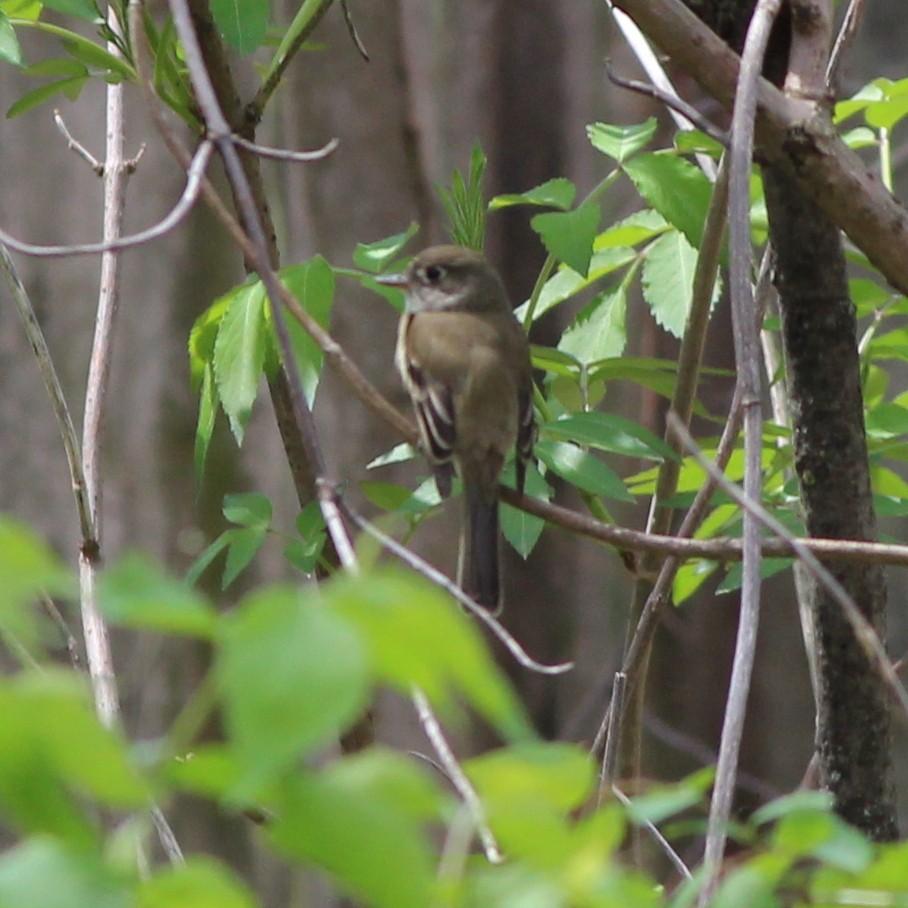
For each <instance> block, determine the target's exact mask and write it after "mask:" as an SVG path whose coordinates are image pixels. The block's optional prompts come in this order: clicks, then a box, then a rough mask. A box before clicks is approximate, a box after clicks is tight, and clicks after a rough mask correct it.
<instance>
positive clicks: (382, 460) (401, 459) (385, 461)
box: [366, 442, 419, 470]
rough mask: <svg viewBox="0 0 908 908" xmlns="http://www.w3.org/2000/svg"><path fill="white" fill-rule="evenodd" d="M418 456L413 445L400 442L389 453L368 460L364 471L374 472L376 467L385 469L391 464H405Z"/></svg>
mask: <svg viewBox="0 0 908 908" xmlns="http://www.w3.org/2000/svg"><path fill="white" fill-rule="evenodd" d="M418 454H419V451H418V450H417V449H416V448H414V447H413V445H411V444H408V443H407V442H402V443H401V444H399V445H395V446H394V447H393V448H391V450H390V451H386V452H385V453H384V454H379V455H378V457H375V458H373V459H372V460H370V461H369V463H367V464H366V469H367V470H374V469H376V468H377V467H386V466H389V465H390V464H392V463H406V461H408V460H413V458H414V457H416V456H417V455H418Z"/></svg>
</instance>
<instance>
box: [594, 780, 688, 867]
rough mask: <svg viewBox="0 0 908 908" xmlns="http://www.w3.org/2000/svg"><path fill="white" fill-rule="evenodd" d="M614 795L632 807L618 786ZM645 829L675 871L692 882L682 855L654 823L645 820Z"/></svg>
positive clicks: (614, 786) (613, 791)
mask: <svg viewBox="0 0 908 908" xmlns="http://www.w3.org/2000/svg"><path fill="white" fill-rule="evenodd" d="M612 794H613V795H614V796H615V797H616V798H617V799H618V800H619V801H620V802H621V803H622V804H623V805H624V806H625V807H630V806H631V804H632V802H631V799H630V798H629V797H628V796H627V795H626V794H625V793H624V792H623V791H621V789H620V788H618V786H617V785H612ZM642 826H643V828H644V829H645V830H646V831H647V832H648V833H649V834H650V836H651V837H652V839H653V841H654V842H655V843H656V844H657V845H658V846H659V848H660V850H661V851H662V853H663V854H664V855H665V856H666V857H667V858H668V859H669V861H670V862H671V865H672V867H674V868H675V871H676V872H677V873H678V874H679V875H680V876H681V877H683V878H684V879H685V880H692V879H693V878H694V877H693V874H692V873H691V872H690V870H689V869H688V866H687V864H685V863H684V861H682V860H681V855H680V854H678V852H677V851H675V849H674V848H672V846H671V845H670V844H669V841H668V839H666V838H665V836H664V835H662V833H661V832H659V830H658V828H657V827H656V825H655V824H654V823H651V822H650V821H649V820H644V821H643V823H642Z"/></svg>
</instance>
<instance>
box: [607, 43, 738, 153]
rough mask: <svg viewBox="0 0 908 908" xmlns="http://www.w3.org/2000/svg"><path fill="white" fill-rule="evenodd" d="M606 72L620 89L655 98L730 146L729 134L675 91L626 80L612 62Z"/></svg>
mask: <svg viewBox="0 0 908 908" xmlns="http://www.w3.org/2000/svg"><path fill="white" fill-rule="evenodd" d="M605 72H606V75H607V76H608V77H609V81H610V82H613V83H614V84H615V85H617V86H619V88H626V89H627V90H628V91H633V92H636V93H637V94H638V95H643V96H644V97H646V98H653V99H654V100H656V101H658V102H659V103H660V104H664V105H665V106H666V107H667V108H669V109H670V110H674V111H676V112H677V113H679V114H681V116H682V117H685V118H686V119H688V120H689V121H690V123H691V125H692V126H696V127H697V129H699V130H700V131H701V132H705V133H706V135H708V136H709V137H710V138H712V139H715V140H716V141H717V142H719V143H720V144H722V145H728V133H726V132H724V131H723V130H721V129H720V128H719V127H718V126H716V124H715V123H713V122H711V121H710V120H709V119H708V118H707V117H704V116H703V114H701V113H700V111H699V110H697V108H696V107H694V106H693V105H692V104H688V103H687V101H685V100H684V99H683V98H681V97H680V96H679V95H677V94H676V93H675V92H674V91H666V90H665V89H663V88H659V86H658V85H653V84H651V83H649V82H640V81H639V80H637V79H625V78H624V77H623V76H619V75H618V74H617V73H616V72H615V70H614V69H613V68H612V61H611V60H606V61H605Z"/></svg>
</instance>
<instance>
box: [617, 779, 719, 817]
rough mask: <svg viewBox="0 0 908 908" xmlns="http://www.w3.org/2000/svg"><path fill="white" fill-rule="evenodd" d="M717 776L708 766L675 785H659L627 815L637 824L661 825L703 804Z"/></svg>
mask: <svg viewBox="0 0 908 908" xmlns="http://www.w3.org/2000/svg"><path fill="white" fill-rule="evenodd" d="M714 776H715V770H714V768H713V767H712V766H708V767H707V768H706V769H702V770H700V771H699V772H696V773H694V774H693V775H691V776H688V777H687V778H686V779H683V780H682V781H681V782H678V783H677V784H675V785H658V786H655V787H653V788H652V789H651V790H650V791H648V792H647V793H646V794H643V795H640V796H638V797H636V798H634V799H633V800H632V801H631V803H630V804H629V805H628V808H627V814H628V816H629V817H630V819H631V820H632V821H633V822H635V823H661V822H662V821H663V820H665V819H666V818H668V817H671V816H674V815H675V814H677V813H680V812H681V811H682V810H686V809H687V808H688V807H694V806H695V805H697V804H700V803H702V802H703V800H704V798H705V796H706V792H707V790H708V789H709V787H710V785H712V782H713V777H714Z"/></svg>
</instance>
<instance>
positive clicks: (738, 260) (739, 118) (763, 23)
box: [685, 0, 781, 905]
mask: <svg viewBox="0 0 908 908" xmlns="http://www.w3.org/2000/svg"><path fill="white" fill-rule="evenodd" d="M780 5H781V0H758V2H757V5H756V8H755V10H754V13H753V16H752V18H751V20H750V24H749V26H748V29H747V36H746V38H745V41H744V51H743V53H742V55H741V68H740V70H739V72H738V85H737V90H736V93H735V106H734V111H733V113H732V126H731V150H730V153H729V157H730V160H729V188H728V193H729V211H728V229H729V284H730V291H731V309H732V321H733V326H734V339H735V363H736V365H737V372H738V376H739V381H740V382H741V407H742V410H743V415H744V461H745V467H744V494H745V495H746V496H747V497H748V498H749V499H750V500H751V501H760V499H761V498H762V482H763V477H762V474H761V462H760V458H761V455H762V446H763V416H762V412H761V402H760V352H759V342H758V336H757V326H756V324H755V323H754V318H753V312H754V309H753V305H754V304H753V290H752V287H751V273H752V267H753V263H752V257H751V241H750V198H749V188H750V173H751V165H752V161H753V139H754V121H755V116H756V109H757V84H758V80H759V78H760V72H761V70H762V65H763V57H764V55H765V52H766V45H767V43H768V41H769V33H770V29H771V28H772V23H773V21H774V19H775V17H776V14H777V13H778V11H779V7H780ZM685 432H686V429H685ZM743 533H744V559H743V566H742V578H741V611H740V616H739V618H738V634H737V639H736V641H735V655H734V660H733V663H732V672H731V680H730V682H729V688H728V700H727V705H726V709H725V717H724V721H723V723H722V736H721V740H720V744H719V759H718V761H717V766H716V780H715V783H714V785H713V794H712V798H711V800H710V810H709V820H708V824H707V832H706V846H705V850H704V865H705V869H706V874H707V882H706V884H705V885H704V887H703V889H702V890H701V892H700V895H699V903H700V904H701V905H705V904H706V903H707V901H708V900H709V899H710V897H711V896H712V893H713V891H714V889H715V885H716V881H717V879H718V873H719V868H720V866H721V863H722V857H723V855H724V853H725V842H726V839H727V835H728V831H727V827H728V820H729V817H730V816H731V805H732V798H733V797H734V791H735V779H736V776H737V771H738V754H739V752H740V748H741V739H742V736H743V733H744V719H745V717H746V715H747V698H748V694H749V693H750V679H751V675H752V673H753V664H754V657H755V654H756V647H757V628H758V624H759V616H760V584H761V578H760V561H761V555H762V553H761V550H760V524H759V521H758V520H757V519H756V516H755V515H754V514H753V513H752V512H751V511H745V512H744V530H743Z"/></svg>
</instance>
